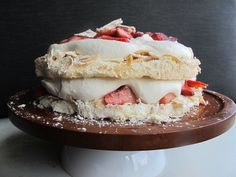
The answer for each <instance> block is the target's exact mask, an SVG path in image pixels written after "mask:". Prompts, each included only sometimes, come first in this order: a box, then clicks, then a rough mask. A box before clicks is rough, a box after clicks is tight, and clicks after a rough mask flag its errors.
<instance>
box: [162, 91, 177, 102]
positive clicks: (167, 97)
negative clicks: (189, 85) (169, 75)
mask: <svg viewBox="0 0 236 177" xmlns="http://www.w3.org/2000/svg"><path fill="white" fill-rule="evenodd" d="M175 97H176V95H175V94H174V93H172V92H170V93H167V94H166V95H165V96H163V97H162V98H161V99H160V100H159V103H160V104H167V103H170V102H171V101H172V100H173V99H174V98H175Z"/></svg>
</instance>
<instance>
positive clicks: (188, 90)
mask: <svg viewBox="0 0 236 177" xmlns="http://www.w3.org/2000/svg"><path fill="white" fill-rule="evenodd" d="M181 95H184V96H193V95H194V92H193V90H192V89H191V88H190V87H186V86H185V87H182V89H181Z"/></svg>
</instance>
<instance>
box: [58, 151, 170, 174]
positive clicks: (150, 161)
mask: <svg viewBox="0 0 236 177" xmlns="http://www.w3.org/2000/svg"><path fill="white" fill-rule="evenodd" d="M165 164H166V158H165V153H164V150H154V151H107V150H93V149H82V148H76V147H71V146H65V147H64V148H63V151H62V165H63V167H64V169H65V170H66V171H67V172H68V173H69V174H70V175H71V176H72V177H127V176H129V177H133V176H135V177H156V176H158V175H159V174H160V173H161V172H162V171H163V169H164V168H165Z"/></svg>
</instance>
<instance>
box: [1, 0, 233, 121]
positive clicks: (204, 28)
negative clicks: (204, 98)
mask: <svg viewBox="0 0 236 177" xmlns="http://www.w3.org/2000/svg"><path fill="white" fill-rule="evenodd" d="M235 9H236V1H235V0H228V1H222V0H214V1H210V0H202V1H194V0H178V1H176V0H167V1H166V0H140V1H127V0H119V1H115V0H100V1H95V0H81V1H77V0H71V1H63V0H48V1H43V0H34V1H30V0H25V1H18V0H2V1H1V2H0V39H1V43H0V46H1V60H0V75H1V87H0V88H1V94H0V100H1V101H0V117H2V116H6V114H7V109H6V101H7V99H8V98H9V96H10V95H12V94H14V93H15V92H16V91H18V90H22V89H28V88H32V87H34V86H35V85H36V84H39V81H38V79H37V78H36V77H35V74H34V59H35V58H36V57H37V56H40V55H43V54H44V53H45V52H46V50H47V48H48V46H49V45H50V44H52V43H55V42H57V41H60V40H61V39H64V38H66V37H68V36H70V35H71V34H74V33H78V32H80V31H83V30H85V29H88V28H92V29H94V28H95V27H98V26H101V25H103V24H106V23H107V22H109V21H111V20H113V19H117V18H120V17H122V18H123V19H124V21H125V23H126V24H131V25H134V26H136V27H137V28H138V29H139V30H141V31H162V32H165V33H166V34H168V35H172V36H177V37H178V39H179V42H182V43H184V44H186V45H187V46H191V47H192V48H193V50H194V52H195V55H196V56H197V57H198V58H200V59H201V62H202V65H201V67H202V74H201V75H200V77H199V79H200V80H202V81H205V82H207V83H209V85H210V87H209V88H210V89H211V90H216V91H218V92H221V93H223V94H225V95H227V96H229V97H231V98H233V99H234V100H236V94H235V88H236V79H235V71H236V59H235V56H236V28H235V26H236V10H235Z"/></svg>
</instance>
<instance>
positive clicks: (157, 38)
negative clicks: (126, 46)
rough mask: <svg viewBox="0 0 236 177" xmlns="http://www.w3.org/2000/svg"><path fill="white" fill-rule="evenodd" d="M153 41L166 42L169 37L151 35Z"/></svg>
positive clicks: (160, 34)
mask: <svg viewBox="0 0 236 177" xmlns="http://www.w3.org/2000/svg"><path fill="white" fill-rule="evenodd" d="M151 37H152V39H154V40H156V41H164V40H168V36H166V35H165V34H164V33H153V34H152V35H151Z"/></svg>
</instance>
